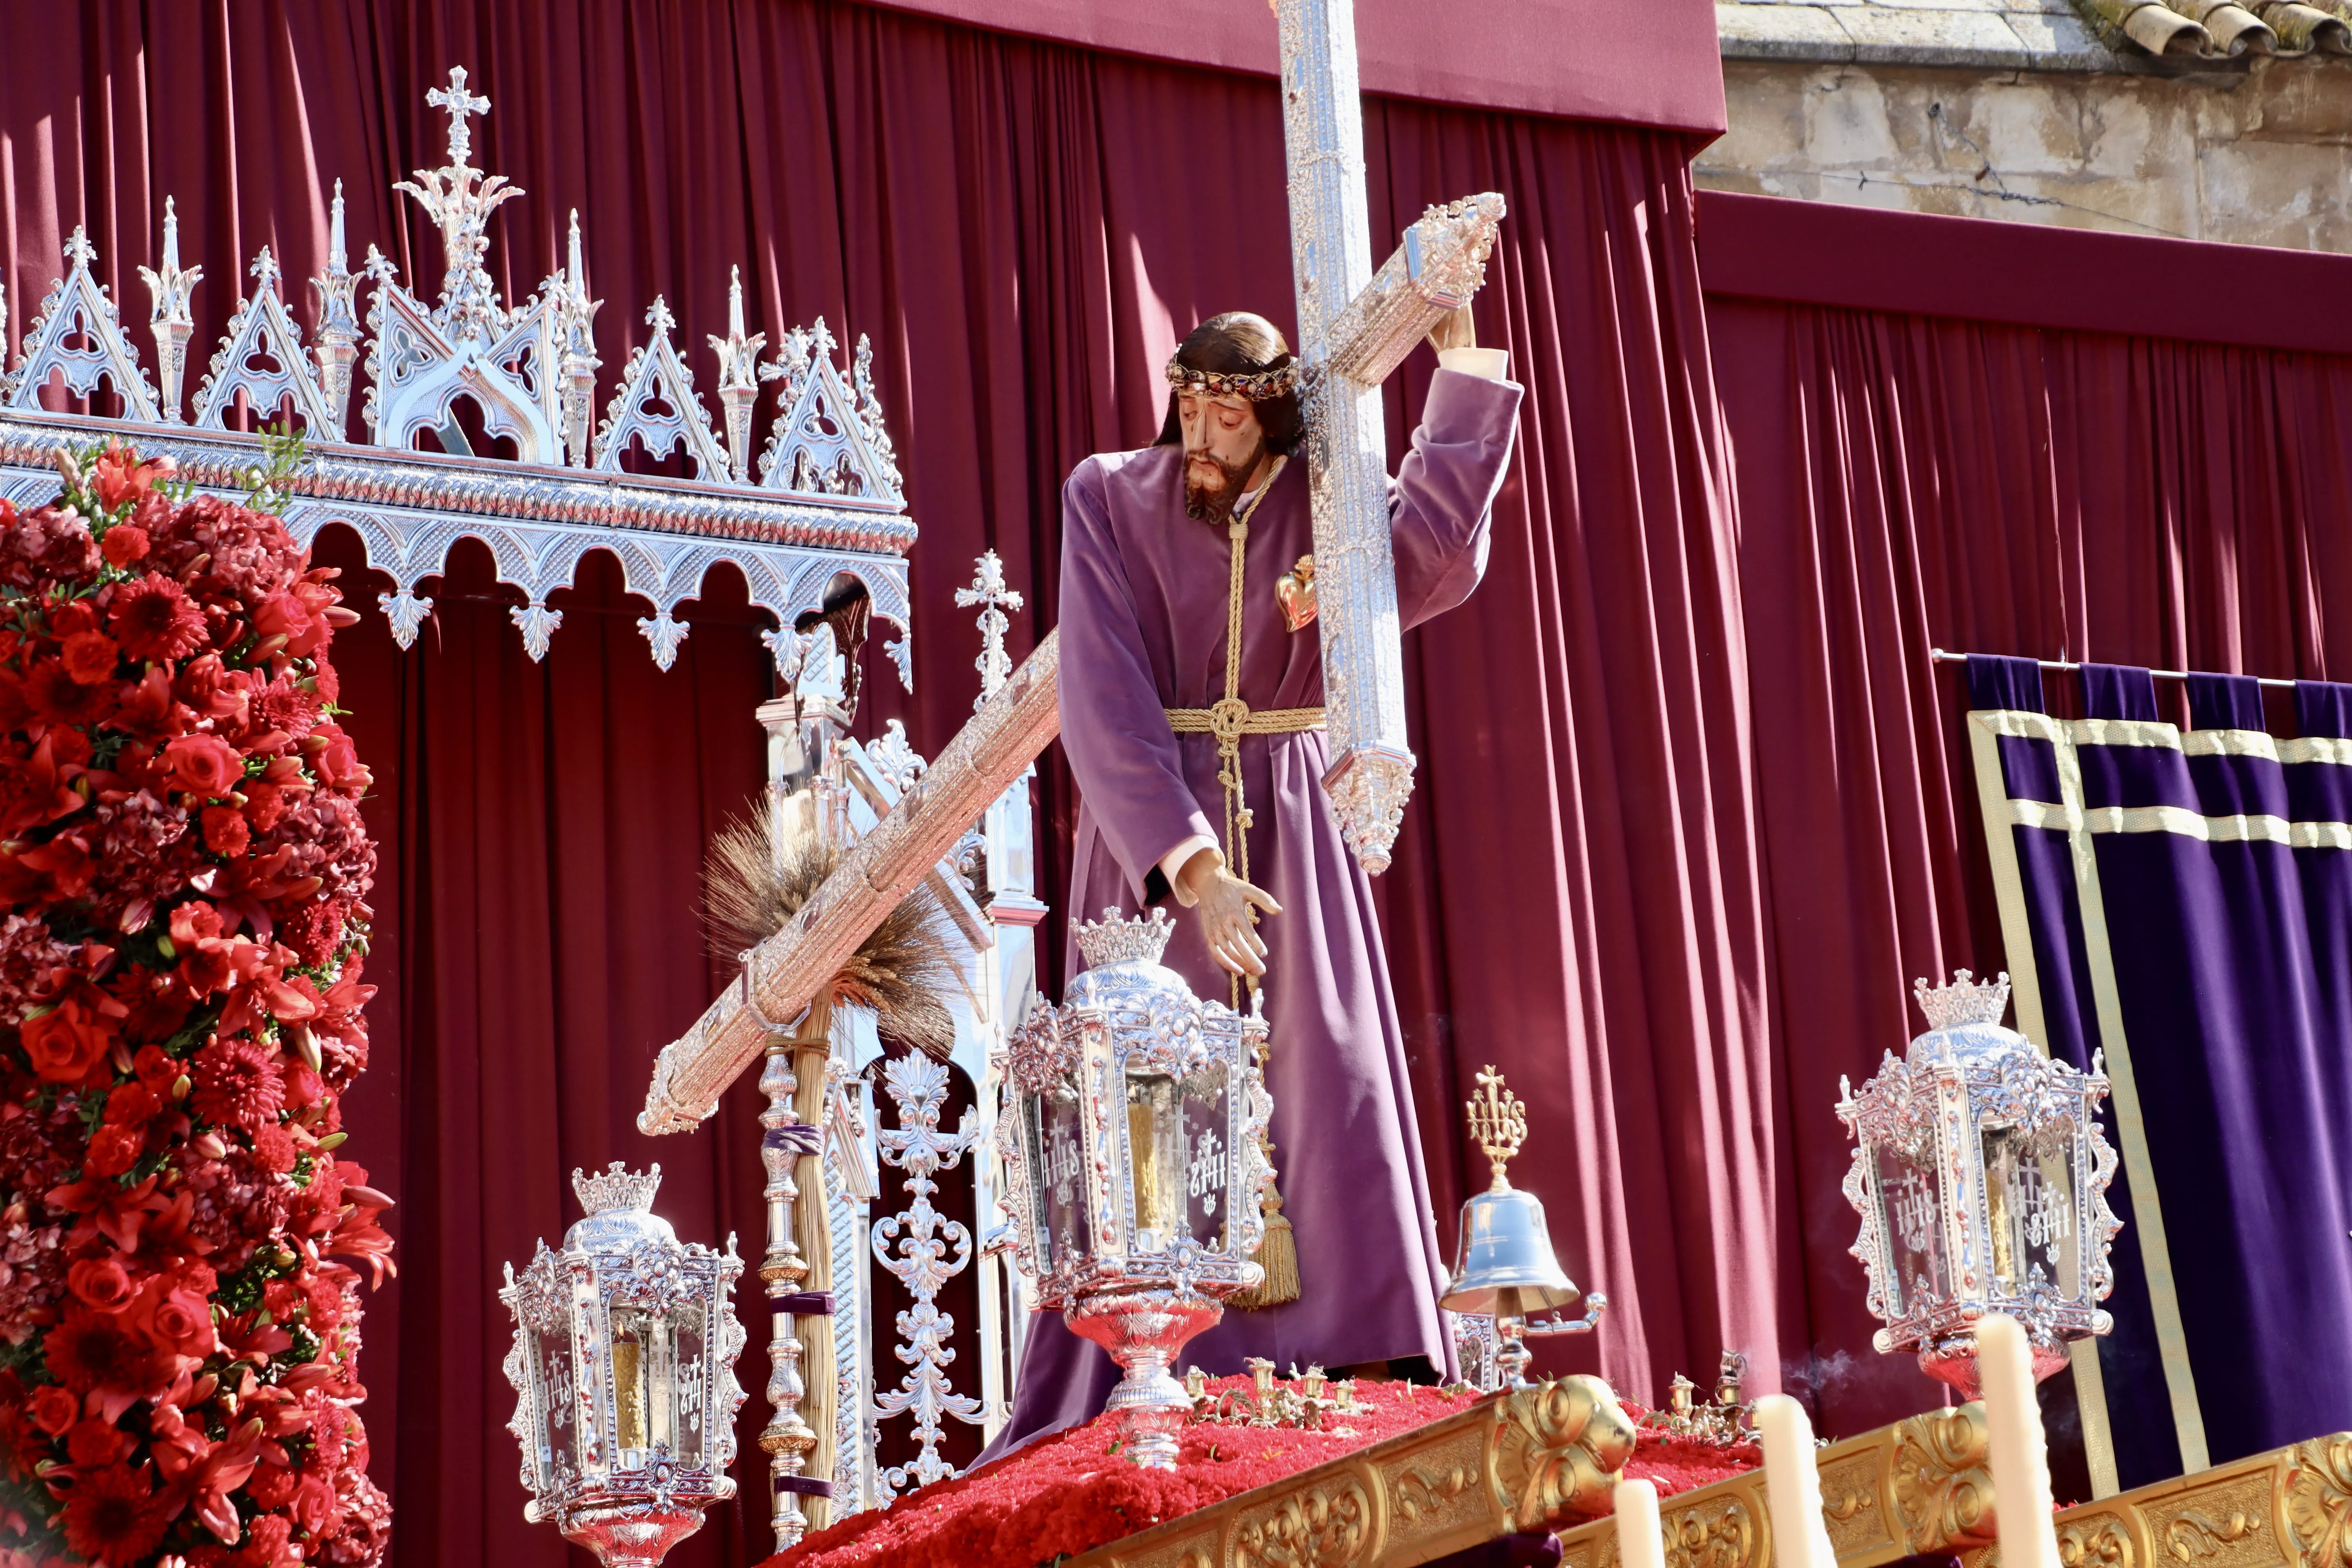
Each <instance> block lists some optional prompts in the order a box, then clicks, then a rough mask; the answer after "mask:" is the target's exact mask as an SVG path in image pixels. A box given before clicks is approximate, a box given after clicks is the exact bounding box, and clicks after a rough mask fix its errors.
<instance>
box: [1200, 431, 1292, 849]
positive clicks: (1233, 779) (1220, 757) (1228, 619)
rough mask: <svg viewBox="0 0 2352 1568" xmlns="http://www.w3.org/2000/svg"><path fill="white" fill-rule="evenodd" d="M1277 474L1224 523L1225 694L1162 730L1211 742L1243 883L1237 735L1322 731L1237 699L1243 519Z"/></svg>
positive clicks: (1244, 804) (1245, 810) (1245, 835)
mask: <svg viewBox="0 0 2352 1568" xmlns="http://www.w3.org/2000/svg"><path fill="white" fill-rule="evenodd" d="M1281 473H1282V464H1281V463H1279V462H1277V463H1276V465H1275V468H1274V472H1273V473H1271V474H1268V475H1267V476H1266V480H1265V484H1264V485H1263V486H1261V487H1260V488H1259V489H1258V492H1257V494H1256V495H1255V496H1253V497H1251V498H1250V503H1249V505H1248V506H1247V507H1245V508H1244V509H1243V510H1242V514H1241V515H1240V516H1239V517H1237V518H1234V520H1233V521H1230V522H1228V523H1227V524H1226V525H1225V534H1226V537H1227V538H1229V539H1230V540H1231V541H1232V542H1233V574H1232V578H1231V582H1232V588H1231V591H1230V592H1229V593H1228V594H1227V595H1226V607H1225V695H1224V697H1223V699H1222V700H1219V701H1218V702H1217V703H1216V704H1215V705H1214V706H1213V707H1208V708H1171V709H1169V710H1168V727H1169V728H1170V729H1171V730H1173V731H1175V732H1176V733H1178V734H1180V735H1213V736H1215V737H1216V738H1217V783H1218V784H1220V785H1222V786H1223V789H1224V792H1225V834H1224V838H1225V842H1224V850H1225V859H1226V860H1227V862H1228V863H1230V864H1231V865H1232V867H1233V868H1234V876H1236V877H1239V878H1240V879H1242V880H1243V881H1244V882H1246V881H1248V880H1249V879H1250V869H1249V829H1250V811H1249V804H1248V799H1247V797H1246V796H1245V795H1244V794H1243V791H1242V737H1243V736H1244V735H1295V734H1297V733H1298V732H1299V731H1303V730H1320V729H1321V728H1323V710H1322V709H1320V708H1265V709H1260V710H1255V711H1253V710H1251V708H1250V705H1249V704H1248V703H1246V702H1244V701H1243V700H1242V695H1241V692H1242V609H1243V606H1244V603H1245V600H1244V591H1243V590H1244V548H1245V547H1246V546H1247V544H1248V542H1249V521H1250V518H1251V517H1252V516H1253V515H1254V514H1255V512H1256V511H1257V509H1258V506H1259V504H1260V503H1261V502H1263V501H1264V500H1265V498H1266V496H1267V495H1268V494H1269V493H1271V492H1272V491H1273V489H1274V481H1275V480H1276V479H1277V478H1279V477H1280V476H1281Z"/></svg>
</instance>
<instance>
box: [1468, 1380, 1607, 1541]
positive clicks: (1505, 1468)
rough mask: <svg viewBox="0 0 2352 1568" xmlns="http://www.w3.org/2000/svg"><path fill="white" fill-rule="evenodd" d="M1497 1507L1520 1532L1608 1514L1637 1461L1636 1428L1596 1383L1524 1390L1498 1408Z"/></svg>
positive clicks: (1559, 1383) (1555, 1384)
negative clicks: (1623, 1475)
mask: <svg viewBox="0 0 2352 1568" xmlns="http://www.w3.org/2000/svg"><path fill="white" fill-rule="evenodd" d="M1495 1424H1496V1425H1495V1438H1494V1478H1495V1501H1496V1505H1497V1506H1498V1507H1499V1508H1500V1509H1501V1510H1503V1511H1504V1512H1505V1513H1507V1514H1508V1515H1509V1516H1510V1518H1511V1521H1512V1523H1513V1526H1514V1528H1516V1529H1518V1530H1537V1529H1548V1528H1549V1527H1550V1526H1552V1525H1555V1524H1558V1523H1560V1522H1561V1521H1564V1520H1567V1519H1570V1518H1571V1517H1573V1516H1578V1515H1591V1514H1597V1513H1602V1512H1606V1511H1607V1507H1606V1505H1607V1503H1608V1500H1609V1493H1610V1489H1611V1488H1612V1487H1613V1486H1615V1485H1616V1484H1617V1478H1618V1474H1619V1472H1621V1471H1622V1470H1623V1469H1624V1468H1625V1461H1626V1460H1628V1459H1630V1458H1633V1418H1632V1417H1631V1416H1629V1415H1626V1414H1625V1412H1624V1410H1623V1408H1622V1407H1621V1406H1620V1405H1618V1403H1617V1395H1616V1394H1614V1393H1613V1392H1612V1391H1611V1389H1610V1387H1609V1385H1608V1384H1605V1383H1603V1382H1601V1379H1599V1378H1597V1377H1592V1376H1589V1375H1587V1374H1585V1373H1578V1374H1576V1375H1575V1376H1572V1377H1563V1378H1560V1379H1559V1380H1558V1381H1557V1382H1553V1383H1545V1384H1538V1386H1536V1387H1534V1388H1523V1389H1519V1390H1517V1392H1515V1393H1513V1394H1510V1395H1508V1396H1507V1397H1506V1398H1504V1399H1501V1400H1498V1401H1497V1402H1496V1405H1495Z"/></svg>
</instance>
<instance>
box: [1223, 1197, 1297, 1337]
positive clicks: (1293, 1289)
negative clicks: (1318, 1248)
mask: <svg viewBox="0 0 2352 1568" xmlns="http://www.w3.org/2000/svg"><path fill="white" fill-rule="evenodd" d="M1258 1212H1259V1213H1260V1214H1262V1215H1265V1242H1264V1243H1263V1244H1262V1245H1261V1246H1260V1247H1258V1249H1257V1266H1258V1267H1259V1268H1263V1269H1265V1279H1264V1280H1263V1281H1262V1282H1260V1283H1259V1285H1258V1286H1257V1287H1256V1289H1250V1290H1244V1291H1243V1292H1242V1293H1241V1294H1240V1295H1238V1296H1236V1297H1234V1306H1236V1307H1239V1308H1240V1309H1241V1310H1243V1311H1244V1312H1255V1311H1262V1310H1265V1308H1268V1307H1286V1306H1288V1305H1289V1304H1290V1303H1291V1302H1293V1301H1296V1300H1298V1238H1297V1237H1295V1236H1293V1235H1292V1234H1291V1230H1290V1216H1289V1215H1286V1214H1284V1213H1283V1212H1282V1193H1281V1190H1280V1189H1279V1188H1276V1187H1268V1188H1266V1190H1265V1201H1264V1202H1262V1203H1261V1204H1260V1205H1258Z"/></svg>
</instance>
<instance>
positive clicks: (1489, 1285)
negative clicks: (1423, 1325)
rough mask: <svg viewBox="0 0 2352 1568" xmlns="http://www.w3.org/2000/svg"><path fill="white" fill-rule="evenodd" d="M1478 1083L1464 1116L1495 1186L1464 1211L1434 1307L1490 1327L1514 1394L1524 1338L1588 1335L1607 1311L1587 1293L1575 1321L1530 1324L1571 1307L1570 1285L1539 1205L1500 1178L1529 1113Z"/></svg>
mask: <svg viewBox="0 0 2352 1568" xmlns="http://www.w3.org/2000/svg"><path fill="white" fill-rule="evenodd" d="M1477 1077H1478V1084H1479V1093H1478V1094H1477V1096H1475V1098H1473V1099H1472V1100H1470V1101H1469V1103H1468V1104H1467V1105H1465V1107H1464V1109H1465V1110H1467V1111H1468V1112H1469V1119H1470V1136H1471V1137H1472V1138H1473V1139H1474V1140H1475V1141H1476V1142H1477V1144H1478V1146H1479V1147H1480V1148H1482V1149H1484V1150H1485V1151H1486V1163H1488V1165H1490V1166H1491V1167H1492V1168H1493V1170H1494V1173H1495V1180H1494V1184H1493V1185H1491V1186H1489V1187H1488V1188H1487V1189H1486V1191H1485V1192H1483V1193H1480V1194H1478V1195H1477V1196H1475V1197H1474V1198H1472V1199H1471V1200H1470V1201H1469V1202H1468V1203H1466V1204H1464V1205H1462V1232H1461V1237H1460V1239H1459V1240H1458V1241H1457V1242H1456V1243H1455V1245H1454V1282H1453V1284H1452V1285H1450V1286H1448V1287H1447V1288H1446V1291H1445V1294H1444V1297H1443V1298H1441V1299H1440V1300H1439V1301H1438V1305H1439V1306H1441V1307H1444V1309H1445V1310H1448V1311H1452V1312H1461V1313H1465V1314H1466V1315H1469V1316H1472V1317H1481V1318H1486V1317H1491V1318H1493V1319H1494V1320H1495V1339H1496V1352H1495V1360H1496V1367H1497V1368H1498V1369H1499V1370H1500V1372H1501V1373H1502V1375H1503V1379H1504V1382H1505V1383H1506V1384H1509V1385H1511V1386H1513V1387H1517V1386H1522V1385H1523V1384H1525V1382H1526V1377H1527V1368H1528V1361H1529V1360H1530V1359H1532V1358H1531V1356H1530V1354H1529V1352H1528V1347H1527V1342H1526V1336H1527V1335H1528V1334H1579V1333H1591V1331H1592V1330H1593V1329H1594V1328H1595V1327H1596V1326H1597V1325H1598V1324H1599V1321H1600V1318H1601V1312H1602V1311H1604V1310H1607V1308H1608V1306H1609V1298H1608V1297H1606V1296H1604V1295H1602V1294H1601V1292H1600V1291H1598V1290H1595V1291H1593V1292H1592V1293H1591V1295H1590V1296H1588V1297H1586V1299H1585V1300H1586V1308H1585V1313H1584V1316H1583V1317H1582V1318H1580V1319H1574V1320H1567V1321H1563V1320H1561V1319H1559V1318H1552V1319H1550V1320H1548V1321H1542V1322H1530V1321H1528V1319H1529V1318H1530V1317H1531V1316H1532V1315H1533V1314H1535V1313H1537V1312H1544V1311H1549V1310H1552V1309H1553V1308H1555V1307H1565V1306H1569V1305H1570V1304H1571V1303H1573V1302H1574V1301H1575V1300H1576V1298H1577V1295H1578V1293H1579V1292H1578V1290H1577V1288H1576V1281H1574V1280H1573V1279H1570V1278H1569V1277H1568V1274H1567V1272H1566V1271H1565V1270H1563V1269H1562V1268H1560V1266H1559V1258H1556V1257H1554V1256H1553V1255H1552V1250H1551V1230H1550V1227H1549V1226H1547V1225H1545V1223H1544V1209H1543V1200H1542V1199H1540V1198H1538V1197H1537V1196H1536V1195H1535V1194H1533V1193H1523V1192H1519V1191H1517V1190H1516V1189H1515V1188H1513V1187H1512V1185H1511V1183H1510V1179H1509V1178H1508V1177H1507V1175H1505V1174H1504V1167H1505V1166H1506V1165H1507V1164H1508V1163H1509V1162H1510V1159H1511V1156H1513V1155H1514V1154H1517V1152H1519V1145H1520V1144H1522V1143H1524V1142H1527V1136H1528V1112H1527V1107H1525V1106H1524V1105H1522V1104H1520V1103H1519V1100H1518V1097H1517V1095H1515V1094H1513V1093H1512V1092H1511V1091H1510V1090H1509V1089H1506V1088H1504V1087H1503V1078H1502V1075H1501V1074H1500V1073H1498V1072H1496V1070H1495V1069H1494V1068H1491V1067H1490V1068H1486V1070H1485V1071H1484V1072H1482V1073H1480V1074H1478V1075H1477Z"/></svg>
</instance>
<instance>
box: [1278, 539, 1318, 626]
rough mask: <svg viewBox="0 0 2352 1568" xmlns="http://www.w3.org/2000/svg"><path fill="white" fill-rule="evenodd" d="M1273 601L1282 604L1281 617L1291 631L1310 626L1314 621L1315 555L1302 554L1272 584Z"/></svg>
mask: <svg viewBox="0 0 2352 1568" xmlns="http://www.w3.org/2000/svg"><path fill="white" fill-rule="evenodd" d="M1274 598H1275V602H1276V604H1278V605H1281V606H1282V618H1283V621H1284V623H1285V624H1286V625H1287V626H1289V627H1290V629H1291V630H1292V631H1294V632H1295V631H1297V630H1298V629H1299V628H1300V627H1302V626H1311V625H1313V624H1314V621H1315V557H1313V556H1312V555H1302V556H1300V557H1299V558H1298V564H1297V565H1296V566H1293V567H1292V568H1291V569H1290V570H1289V571H1287V572H1286V573H1284V574H1282V575H1281V577H1280V578H1279V579H1277V580H1276V583H1275V584H1274Z"/></svg>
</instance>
